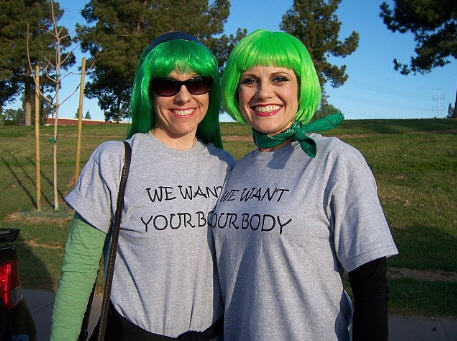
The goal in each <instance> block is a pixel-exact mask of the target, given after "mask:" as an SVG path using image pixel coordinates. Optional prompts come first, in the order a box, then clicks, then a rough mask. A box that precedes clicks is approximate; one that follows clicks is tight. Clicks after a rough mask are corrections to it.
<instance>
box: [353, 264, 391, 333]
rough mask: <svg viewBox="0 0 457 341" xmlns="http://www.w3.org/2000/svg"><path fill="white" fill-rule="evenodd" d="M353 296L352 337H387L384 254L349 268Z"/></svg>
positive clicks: (387, 297)
mask: <svg viewBox="0 0 457 341" xmlns="http://www.w3.org/2000/svg"><path fill="white" fill-rule="evenodd" d="M349 280H350V282H351V287H352V293H353V296H354V317H353V322H352V340H353V341H361V340H372V341H387V338H388V316H387V301H388V299H389V288H388V287H387V279H386V257H382V258H378V259H375V260H373V261H371V262H368V263H366V264H364V265H362V266H359V267H358V268H356V269H355V270H353V271H351V272H349Z"/></svg>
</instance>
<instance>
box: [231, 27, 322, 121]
mask: <svg viewBox="0 0 457 341" xmlns="http://www.w3.org/2000/svg"><path fill="white" fill-rule="evenodd" d="M256 65H264V66H278V67H285V68H288V69H291V70H294V71H295V74H296V76H297V79H298V85H299V90H298V92H299V93H298V94H297V96H298V103H299V107H298V111H297V113H296V115H295V121H299V122H303V123H307V122H309V121H310V120H311V118H312V117H313V115H314V113H315V111H316V109H317V107H318V106H319V103H320V100H321V87H320V84H319V79H318V77H317V73H316V70H315V68H314V65H313V62H312V60H311V57H310V55H309V53H308V50H307V49H306V47H305V46H304V45H303V43H302V42H301V41H300V40H298V39H297V38H295V37H294V36H292V35H290V34H287V33H284V32H270V31H266V30H256V31H254V32H252V33H251V34H249V35H247V36H246V37H244V38H243V39H242V40H241V41H240V42H239V43H238V45H237V46H236V47H235V48H234V49H233V51H232V52H231V54H230V56H229V58H228V60H227V64H226V66H225V70H224V75H223V77H222V95H223V105H224V108H225V110H227V112H228V113H229V114H230V116H232V117H233V118H234V119H235V120H237V121H239V122H242V123H246V121H245V119H244V117H243V114H242V113H241V112H240V109H239V105H238V86H239V80H240V77H241V74H242V73H243V72H245V71H247V70H249V69H250V68H251V67H253V66H256Z"/></svg>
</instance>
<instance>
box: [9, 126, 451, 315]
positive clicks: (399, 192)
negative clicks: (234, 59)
mask: <svg viewBox="0 0 457 341" xmlns="http://www.w3.org/2000/svg"><path fill="white" fill-rule="evenodd" d="M83 134H84V136H83V143H82V154H81V166H83V164H84V162H85V161H86V160H87V158H88V157H89V155H90V153H91V152H92V151H93V149H94V148H95V147H96V146H97V145H98V144H99V143H101V142H103V141H105V140H112V139H122V138H123V137H124V136H125V134H126V126H125V125H116V124H112V125H107V126H88V127H83ZM222 134H223V136H224V138H225V139H224V146H225V149H227V150H228V151H230V152H231V153H232V154H233V155H234V156H235V158H237V159H239V158H241V157H242V156H243V155H244V154H246V153H247V152H248V151H250V150H252V149H253V148H254V144H253V143H252V141H251V131H250V129H249V128H248V127H246V126H242V125H240V124H238V123H223V124H222ZM325 135H328V136H337V137H339V138H341V139H342V140H343V141H345V142H347V143H349V144H351V145H353V146H354V147H356V148H358V149H359V150H360V151H361V152H362V153H363V154H364V156H365V157H366V159H367V162H368V164H369V165H370V167H371V169H372V170H373V173H374V174H375V177H376V180H377V184H378V190H379V195H380V198H381V202H382V204H383V207H384V211H385V214H386V218H387V220H388V222H389V224H390V227H391V229H392V233H393V235H394V239H395V242H396V243H397V246H398V248H399V250H400V255H398V256H396V257H392V258H391V259H389V261H388V266H389V285H390V297H391V299H390V311H391V313H397V314H405V315H420V316H450V317H454V318H455V317H457V205H456V200H457V121H456V120H435V119H430V120H348V121H344V122H343V124H342V125H341V126H340V127H339V128H338V129H335V130H333V131H330V132H326V133H325ZM51 136H52V127H42V128H41V138H40V143H41V186H42V194H41V198H42V206H43V210H42V212H37V211H36V209H35V205H36V193H35V182H36V177H35V142H34V140H35V132H34V128H33V127H0V152H1V154H0V155H1V159H0V164H1V167H0V177H1V179H2V180H1V182H0V198H1V199H2V205H0V227H15V228H20V229H21V235H20V241H19V243H17V249H18V254H19V261H20V274H21V281H22V285H23V286H24V287H27V288H41V289H48V290H55V289H56V286H57V283H58V278H59V276H60V266H61V261H62V257H63V253H64V247H65V242H66V236H67V233H68V230H69V225H70V223H71V218H72V212H71V211H70V210H69V209H68V208H67V207H66V206H65V204H64V203H63V200H62V199H63V197H64V196H65V195H66V193H68V192H69V191H70V189H71V188H72V186H73V184H74V172H75V163H74V162H75V161H74V160H75V146H76V128H75V127H69V126H62V127H59V136H58V160H59V163H58V189H59V191H58V192H59V200H60V203H61V204H60V209H59V211H54V210H53V208H52V204H53V200H54V199H53V189H52V179H53V174H52V145H51V143H50V142H49V141H48V138H49V137H51ZM226 137H230V138H226Z"/></svg>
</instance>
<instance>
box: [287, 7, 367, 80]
mask: <svg viewBox="0 0 457 341" xmlns="http://www.w3.org/2000/svg"><path fill="white" fill-rule="evenodd" d="M340 2H341V0H327V1H325V0H294V2H293V5H292V7H291V8H290V9H289V10H288V11H287V12H286V13H285V14H284V15H283V17H282V22H281V25H280V28H281V30H283V31H285V32H287V33H289V34H292V35H293V36H295V37H297V38H298V39H300V40H301V41H302V42H303V43H304V44H305V46H306V48H307V49H308V51H309V54H310V55H311V58H312V60H313V62H314V66H315V68H316V71H317V74H318V76H319V82H320V84H321V86H322V88H323V89H324V87H325V84H326V83H327V82H328V81H330V83H331V85H332V86H333V87H339V86H341V85H343V84H344V83H345V82H346V80H347V79H348V75H347V74H346V65H341V66H339V67H338V66H336V65H332V64H331V63H330V62H329V61H328V60H327V59H328V57H329V56H335V57H346V56H348V55H350V54H351V53H353V52H354V51H355V50H356V49H357V47H358V45H359V34H358V33H357V32H355V31H353V32H352V33H351V34H350V35H349V36H348V37H347V38H345V39H344V40H343V41H341V40H340V38H339V32H340V28H341V22H340V21H339V20H338V17H337V15H336V14H335V12H336V10H337V9H338V6H339V4H340Z"/></svg>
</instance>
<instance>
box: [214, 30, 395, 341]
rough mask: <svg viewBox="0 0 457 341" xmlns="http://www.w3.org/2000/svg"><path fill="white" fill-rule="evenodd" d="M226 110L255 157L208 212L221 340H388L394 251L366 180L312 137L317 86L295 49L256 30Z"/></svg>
mask: <svg viewBox="0 0 457 341" xmlns="http://www.w3.org/2000/svg"><path fill="white" fill-rule="evenodd" d="M222 88H223V96H224V98H223V103H224V106H225V109H226V110H227V111H228V112H229V114H230V115H231V116H232V117H233V118H234V119H236V120H238V121H240V122H244V123H247V124H249V125H250V126H251V127H252V129H253V134H254V142H255V143H256V145H257V146H258V147H259V149H256V150H254V151H252V152H250V153H249V154H247V155H246V156H244V157H243V158H242V159H241V160H240V161H239V162H238V163H237V165H236V166H235V168H234V169H233V171H232V172H231V174H230V176H229V178H228V179H227V182H226V185H225V188H224V192H223V194H222V195H221V196H220V197H219V200H218V203H217V205H216V210H215V212H214V213H213V214H212V215H211V218H210V219H209V222H210V226H212V228H213V235H214V240H215V247H216V260H217V266H218V271H219V278H220V281H221V289H222V296H223V300H224V304H225V317H224V318H225V320H224V321H225V323H224V337H225V339H226V340H230V341H235V340H287V341H290V340H300V341H301V340H325V341H330V340H349V339H350V331H349V330H348V329H349V326H350V324H351V320H352V314H353V311H352V305H351V302H350V299H349V297H348V295H347V294H346V293H345V291H344V289H343V280H342V279H343V273H344V271H347V272H349V278H350V281H351V286H352V290H353V293H354V298H355V300H354V320H353V340H387V297H388V288H387V283H386V257H388V256H391V255H394V254H397V248H396V246H395V244H394V242H393V240H392V236H391V233H390V230H389V227H388V225H387V222H386V220H385V217H384V214H383V211H382V208H381V205H380V202H379V199H378V195H377V188H376V184H375V180H374V178H373V175H372V172H371V171H370V168H369V167H368V165H367V163H366V162H365V160H364V158H363V156H362V155H361V154H360V152H359V151H357V150H356V149H355V148H353V147H351V146H349V145H347V144H346V143H344V142H342V141H340V140H339V139H337V138H329V137H323V136H321V135H319V134H314V133H312V134H310V132H312V131H320V130H326V129H330V128H332V127H335V126H337V125H338V124H339V123H340V122H341V120H342V116H341V115H332V116H329V117H326V118H325V119H321V120H317V121H314V122H312V123H310V124H309V125H307V124H306V123H308V122H309V121H310V120H311V118H312V116H313V114H314V112H315V110H316V108H317V107H318V105H319V102H320V97H321V90H320V86H319V81H318V77H317V74H316V71H315V69H314V66H313V63H312V61H311V58H310V56H309V54H308V52H307V50H306V48H305V46H304V45H303V44H302V43H301V42H300V41H299V40H298V39H296V38H295V37H293V36H291V35H289V34H287V33H283V32H268V31H264V30H258V31H255V32H253V33H251V34H249V35H248V36H247V37H245V38H244V39H242V40H241V41H240V42H239V44H238V45H237V46H236V47H235V49H234V50H233V51H232V53H231V54H230V57H229V59H228V61H227V65H226V68H225V71H224V76H223V80H222Z"/></svg>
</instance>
